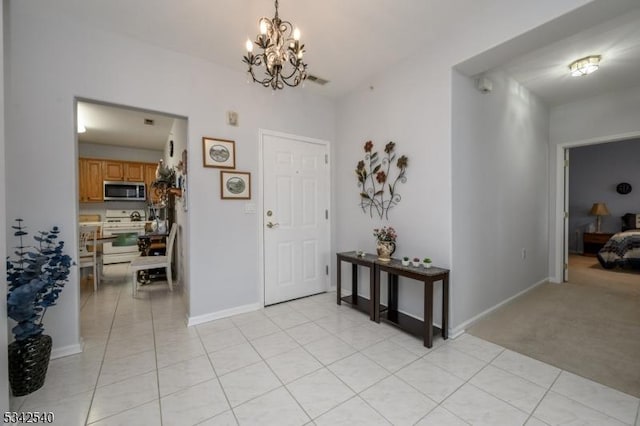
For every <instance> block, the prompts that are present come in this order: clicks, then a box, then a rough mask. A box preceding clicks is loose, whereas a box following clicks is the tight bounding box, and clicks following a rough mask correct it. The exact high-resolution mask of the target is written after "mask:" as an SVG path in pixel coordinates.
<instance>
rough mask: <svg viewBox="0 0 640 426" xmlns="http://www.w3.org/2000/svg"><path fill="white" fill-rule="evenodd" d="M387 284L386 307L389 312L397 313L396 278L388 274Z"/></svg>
mask: <svg viewBox="0 0 640 426" xmlns="http://www.w3.org/2000/svg"><path fill="white" fill-rule="evenodd" d="M387 275H388V278H387V284H388V287H389V288H388V290H387V296H388V299H389V300H388V302H387V303H388V305H389V311H391V312H398V276H397V275H393V274H391V273H388V274H387Z"/></svg>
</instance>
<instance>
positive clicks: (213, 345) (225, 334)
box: [201, 327, 247, 352]
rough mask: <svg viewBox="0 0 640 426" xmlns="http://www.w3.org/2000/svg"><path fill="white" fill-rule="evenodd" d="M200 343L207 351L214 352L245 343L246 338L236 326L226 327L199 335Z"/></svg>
mask: <svg viewBox="0 0 640 426" xmlns="http://www.w3.org/2000/svg"><path fill="white" fill-rule="evenodd" d="M201 339H202V344H203V345H204V348H205V350H206V351H207V352H215V351H219V350H221V349H225V348H228V347H231V346H235V345H239V344H241V343H245V342H246V341H247V339H246V338H245V337H244V335H243V334H242V332H241V331H240V330H239V329H238V328H235V327H234V328H228V329H225V330H218V331H215V332H210V333H209V334H207V335H205V336H201Z"/></svg>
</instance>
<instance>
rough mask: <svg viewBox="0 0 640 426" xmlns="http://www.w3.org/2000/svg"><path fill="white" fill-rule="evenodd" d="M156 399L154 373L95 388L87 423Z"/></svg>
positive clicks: (156, 389)
mask: <svg viewBox="0 0 640 426" xmlns="http://www.w3.org/2000/svg"><path fill="white" fill-rule="evenodd" d="M158 398H159V394H158V380H157V377H156V372H155V371H152V372H150V373H146V374H143V375H141V376H135V377H131V378H129V379H127V380H123V381H122V382H117V383H113V384H110V385H107V386H103V387H100V388H97V389H96V391H95V394H94V396H93V402H92V403H91V409H90V411H89V423H92V422H95V421H98V420H101V419H104V418H105V417H109V416H112V415H114V414H118V413H120V412H122V411H125V410H128V409H130V408H134V407H137V406H139V405H143V404H145V403H147V402H150V401H153V400H155V399H158Z"/></svg>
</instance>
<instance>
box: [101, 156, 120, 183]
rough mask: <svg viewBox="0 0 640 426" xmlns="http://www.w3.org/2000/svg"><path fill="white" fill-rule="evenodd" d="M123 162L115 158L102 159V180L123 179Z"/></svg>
mask: <svg viewBox="0 0 640 426" xmlns="http://www.w3.org/2000/svg"><path fill="white" fill-rule="evenodd" d="M124 164H125V163H124V162H123V161H115V160H104V161H103V172H104V173H103V174H104V180H113V181H121V180H124Z"/></svg>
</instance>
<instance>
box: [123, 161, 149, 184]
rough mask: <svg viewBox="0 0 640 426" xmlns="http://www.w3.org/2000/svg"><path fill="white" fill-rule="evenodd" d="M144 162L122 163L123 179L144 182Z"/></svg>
mask: <svg viewBox="0 0 640 426" xmlns="http://www.w3.org/2000/svg"><path fill="white" fill-rule="evenodd" d="M144 178H145V164H144V163H124V180H126V181H127V182H144V181H145V180H144Z"/></svg>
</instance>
